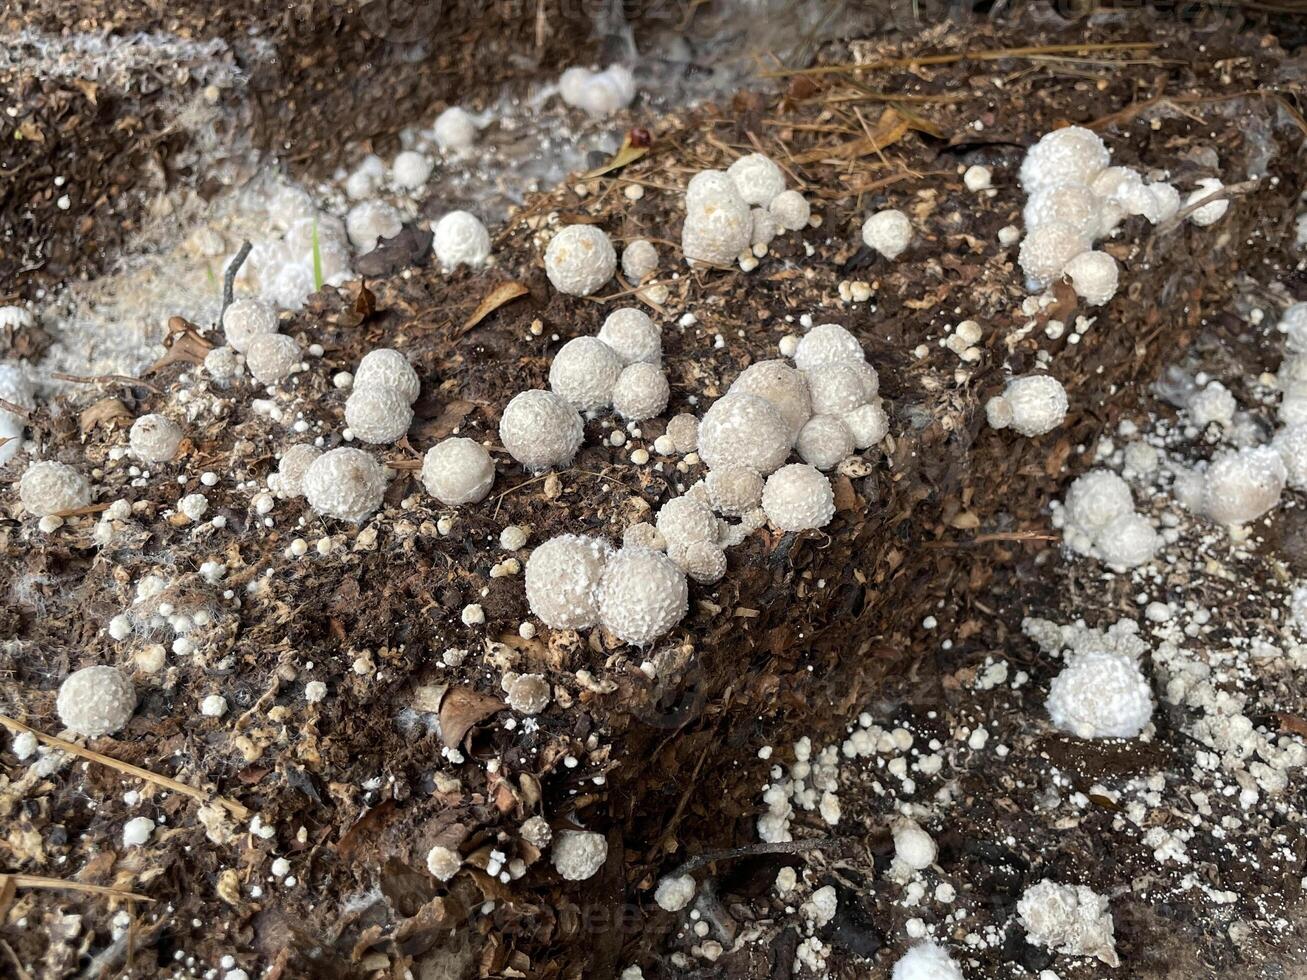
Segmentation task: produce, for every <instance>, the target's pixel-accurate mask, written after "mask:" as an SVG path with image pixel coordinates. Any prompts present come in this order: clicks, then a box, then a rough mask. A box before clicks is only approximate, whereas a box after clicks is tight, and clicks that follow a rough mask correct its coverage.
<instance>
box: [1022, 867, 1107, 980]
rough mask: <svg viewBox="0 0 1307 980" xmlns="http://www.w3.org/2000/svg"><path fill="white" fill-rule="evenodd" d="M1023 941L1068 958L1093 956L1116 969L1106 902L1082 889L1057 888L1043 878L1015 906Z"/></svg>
mask: <svg viewBox="0 0 1307 980" xmlns="http://www.w3.org/2000/svg"><path fill="white" fill-rule="evenodd" d="M1017 918H1018V919H1019V920H1020V921H1021V925H1022V927H1023V928H1024V929H1025V930H1026V939H1027V940H1029V941H1030V942H1031V943H1033V944H1034V945H1036V946H1043V947H1045V948H1047V949H1051V950H1054V951H1055V952H1058V953H1063V954H1065V955H1067V956H1095V957H1097V958H1098V959H1099V960H1101V961H1102V962H1104V963H1106V964H1107V965H1108V966H1113V967H1115V966H1119V965H1120V959H1119V957H1118V956H1117V953H1116V937H1115V935H1114V933H1115V924H1114V922H1113V920H1112V913H1111V912H1110V911H1109V910H1108V904H1107V899H1106V898H1104V897H1103V896H1101V895H1099V894H1097V893H1096V892H1094V891H1093V889H1091V888H1087V887H1086V886H1084V885H1059V884H1057V883H1056V882H1054V881H1052V880H1050V879H1048V878H1044V879H1043V880H1042V881H1040V882H1039V883H1038V884H1035V885H1031V886H1030V887H1029V888H1027V889H1026V891H1025V894H1023V895H1022V896H1021V899H1020V900H1019V901H1018V902H1017Z"/></svg>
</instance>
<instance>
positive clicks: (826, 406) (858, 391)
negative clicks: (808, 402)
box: [804, 362, 879, 415]
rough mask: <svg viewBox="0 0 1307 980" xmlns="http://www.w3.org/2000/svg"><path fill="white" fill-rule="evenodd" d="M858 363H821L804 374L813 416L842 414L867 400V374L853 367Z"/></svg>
mask: <svg viewBox="0 0 1307 980" xmlns="http://www.w3.org/2000/svg"><path fill="white" fill-rule="evenodd" d="M857 363H858V362H845V363H836V364H822V365H820V366H818V367H816V368H813V369H812V370H811V371H805V372H804V377H805V378H806V379H807V382H808V391H809V393H810V395H811V397H812V411H813V414H815V415H843V414H844V413H845V412H851V411H853V410H854V409H855V408H857V407H858V406H859V405H862V404H864V403H865V402H866V401H867V390H866V386H865V384H864V375H863V373H862V372H860V371H859V370H858V369H857V368H856V367H855V366H854V365H855V364H857ZM877 384H879V382H877Z"/></svg>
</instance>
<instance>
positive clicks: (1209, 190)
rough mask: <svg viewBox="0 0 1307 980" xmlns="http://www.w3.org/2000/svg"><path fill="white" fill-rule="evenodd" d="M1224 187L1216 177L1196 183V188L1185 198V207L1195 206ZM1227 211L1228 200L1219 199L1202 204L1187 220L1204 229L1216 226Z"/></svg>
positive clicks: (1228, 206) (1206, 178) (1228, 207)
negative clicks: (1208, 226)
mask: <svg viewBox="0 0 1307 980" xmlns="http://www.w3.org/2000/svg"><path fill="white" fill-rule="evenodd" d="M1224 187H1225V185H1224V184H1223V183H1221V181H1220V179H1219V178H1217V177H1204V178H1202V180H1200V181H1198V188H1197V189H1196V190H1194V191H1192V192H1191V193H1190V194H1189V196H1188V197H1187V198H1185V202H1184V203H1185V207H1190V206H1191V205H1194V204H1197V203H1198V202H1199V201H1201V200H1203V199H1204V198H1205V197H1207V196H1208V195H1210V194H1214V193H1215V192H1216V191H1219V190H1221V189H1222V188H1224ZM1229 210H1230V201H1229V199H1228V198H1221V199H1218V200H1215V201H1210V202H1208V203H1207V204H1204V205H1203V206H1202V207H1200V208H1199V209H1198V210H1196V211H1194V212H1193V213H1192V214H1190V215H1189V220H1190V221H1192V222H1193V223H1194V224H1196V225H1199V226H1200V227H1206V226H1207V225H1214V224H1216V222H1218V221H1220V220H1221V219H1222V218H1224V217H1225V212H1227V211H1229Z"/></svg>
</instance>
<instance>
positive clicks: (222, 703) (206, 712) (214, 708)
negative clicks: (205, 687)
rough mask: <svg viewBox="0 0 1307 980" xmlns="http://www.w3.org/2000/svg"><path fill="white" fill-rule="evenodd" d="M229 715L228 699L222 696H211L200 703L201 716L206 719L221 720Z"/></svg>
mask: <svg viewBox="0 0 1307 980" xmlns="http://www.w3.org/2000/svg"><path fill="white" fill-rule="evenodd" d="M226 713H227V699H226V698H224V697H223V696H222V695H221V694H210V695H208V696H207V697H205V698H204V700H203V701H201V702H200V714H202V715H203V716H204V717H205V718H221V717H222V716H223V715H225V714H226Z"/></svg>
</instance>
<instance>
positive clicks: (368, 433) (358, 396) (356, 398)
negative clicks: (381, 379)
mask: <svg viewBox="0 0 1307 980" xmlns="http://www.w3.org/2000/svg"><path fill="white" fill-rule="evenodd" d="M412 423H413V408H412V406H411V405H409V403H408V399H406V398H405V397H404V396H403V395H402V394H400V393H399V392H398V391H396V390H395V389H394V388H386V387H381V386H368V387H366V388H360V387H358V386H357V385H356V386H355V387H354V390H353V391H351V392H350V394H349V398H347V399H345V424H346V425H347V426H349V429H350V431H351V432H352V433H354V437H355V438H356V439H361V440H362V441H363V442H370V443H374V444H381V443H390V442H395V441H396V440H398V439H399V438H400V437H401V436H403V435H404V433H405V432H407V431H408V427H409V426H410V425H411V424H412Z"/></svg>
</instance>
